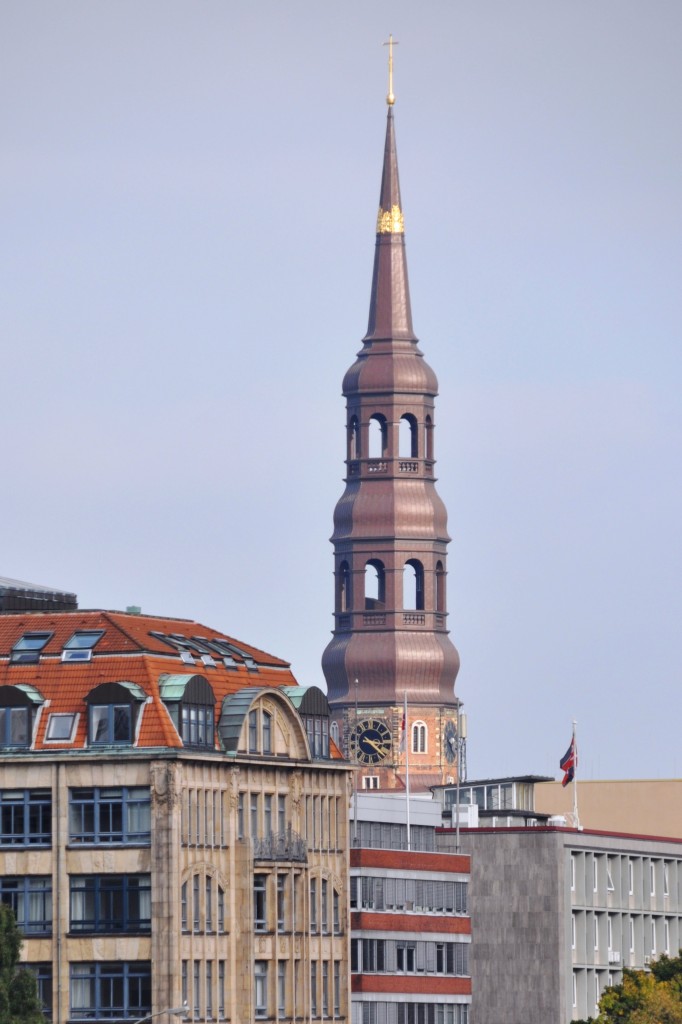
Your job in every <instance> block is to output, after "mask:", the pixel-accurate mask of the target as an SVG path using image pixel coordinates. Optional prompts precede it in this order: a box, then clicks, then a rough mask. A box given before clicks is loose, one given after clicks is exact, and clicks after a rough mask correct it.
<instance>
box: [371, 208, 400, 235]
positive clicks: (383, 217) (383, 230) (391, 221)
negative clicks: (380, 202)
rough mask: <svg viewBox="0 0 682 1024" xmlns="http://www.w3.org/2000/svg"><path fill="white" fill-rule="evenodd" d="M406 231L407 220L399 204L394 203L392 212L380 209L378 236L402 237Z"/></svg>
mask: <svg viewBox="0 0 682 1024" xmlns="http://www.w3.org/2000/svg"><path fill="white" fill-rule="evenodd" d="M404 231H405V219H404V217H403V211H402V210H401V209H400V207H399V206H398V204H397V203H394V204H393V206H392V207H391V209H390V210H382V209H381V207H379V213H378V214H377V234H378V235H402V234H403V233H404Z"/></svg>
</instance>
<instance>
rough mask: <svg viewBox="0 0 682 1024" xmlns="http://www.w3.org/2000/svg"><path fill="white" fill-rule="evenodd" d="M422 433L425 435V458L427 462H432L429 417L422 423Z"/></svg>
mask: <svg viewBox="0 0 682 1024" xmlns="http://www.w3.org/2000/svg"><path fill="white" fill-rule="evenodd" d="M424 433H425V435H426V438H425V440H426V458H427V460H428V461H429V462H433V420H432V419H431V417H430V416H427V417H426V420H425V421H424Z"/></svg>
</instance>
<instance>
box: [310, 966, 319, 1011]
mask: <svg viewBox="0 0 682 1024" xmlns="http://www.w3.org/2000/svg"><path fill="white" fill-rule="evenodd" d="M310 1015H311V1017H317V961H316V960H311V961H310Z"/></svg>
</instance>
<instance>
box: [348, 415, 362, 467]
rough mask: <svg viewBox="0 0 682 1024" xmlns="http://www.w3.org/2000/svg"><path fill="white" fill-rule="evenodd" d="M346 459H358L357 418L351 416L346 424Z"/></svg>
mask: <svg viewBox="0 0 682 1024" xmlns="http://www.w3.org/2000/svg"><path fill="white" fill-rule="evenodd" d="M348 458H349V459H359V458H360V423H359V422H358V418H357V416H351V418H350V422H349V424H348Z"/></svg>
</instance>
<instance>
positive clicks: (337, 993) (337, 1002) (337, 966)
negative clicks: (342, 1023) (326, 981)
mask: <svg viewBox="0 0 682 1024" xmlns="http://www.w3.org/2000/svg"><path fill="white" fill-rule="evenodd" d="M340 1015H341V961H340V960H335V961H334V1016H335V1017H339V1016H340Z"/></svg>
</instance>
